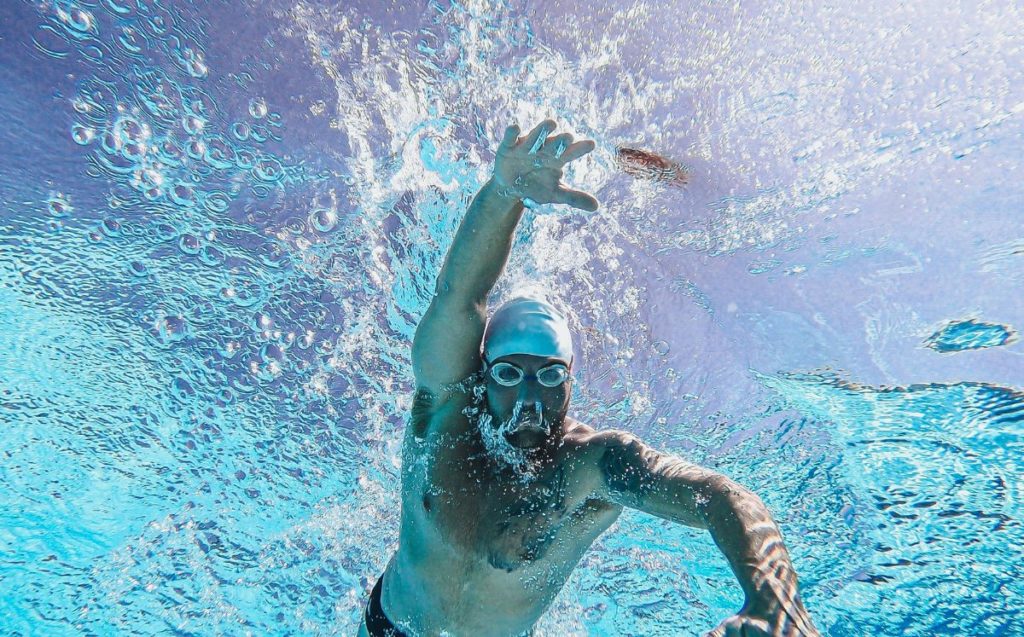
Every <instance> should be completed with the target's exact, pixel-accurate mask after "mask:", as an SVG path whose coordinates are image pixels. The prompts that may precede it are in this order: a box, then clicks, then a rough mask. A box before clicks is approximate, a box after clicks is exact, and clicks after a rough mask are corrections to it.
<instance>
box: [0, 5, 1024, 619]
mask: <svg viewBox="0 0 1024 637" xmlns="http://www.w3.org/2000/svg"><path fill="white" fill-rule="evenodd" d="M891 5H892V3H883V2H880V1H873V0H855V1H854V2H851V3H845V4H841V3H826V2H821V1H817V0H816V1H815V2H811V3H802V4H799V5H796V6H789V7H780V6H777V4H776V3H768V2H743V3H740V2H738V1H734V2H729V3H721V2H699V3H690V4H688V5H686V6H683V5H680V4H678V3H669V2H662V3H656V2H632V3H630V2H621V3H613V2H597V3H591V4H587V5H586V6H583V5H581V4H575V3H569V2H559V1H555V2H552V3H546V4H544V5H540V4H537V3H530V2H507V3H506V2H502V3H498V2H480V1H473V2H463V3H459V2H448V1H441V0H435V1H430V2H421V3H400V2H393V3H389V2H383V1H382V2H357V3H352V2H331V1H326V0H325V1H322V2H313V1H309V0H302V1H299V2H283V1H281V0H253V1H251V2H247V3H232V2H226V1H213V0H211V1H202V0H194V1H189V2H186V1H184V0H181V1H175V2H170V1H166V0H163V1H155V0H81V1H76V2H71V1H68V0H33V1H27V0H26V1H22V0H11V1H10V2H7V3H5V4H4V7H3V9H2V12H3V20H2V21H0V85H2V87H3V89H4V90H2V91H0V109H2V110H0V112H2V114H3V115H2V120H0V121H2V122H3V125H2V126H0V143H2V146H0V147H2V148H3V149H4V152H5V154H6V155H7V160H6V161H5V162H3V164H2V167H0V202H2V204H3V205H2V208H0V427H2V435H0V629H2V632H3V634H5V635H8V634H9V635H47V636H49V635H58V636H59V635H82V634H86V635H156V634H176V635H351V634H354V631H355V628H356V626H357V625H358V621H359V615H360V613H361V610H362V604H363V603H364V600H365V598H366V595H367V593H368V591H369V589H370V587H371V586H372V584H373V583H374V581H375V580H376V578H377V576H378V575H379V574H380V573H381V571H382V570H383V568H384V566H385V564H386V562H387V559H388V557H389V556H390V554H391V552H392V551H393V550H394V548H395V546H396V542H397V529H398V516H399V498H398V495H399V494H398V477H399V471H400V444H401V432H402V430H403V428H404V426H405V423H406V418H407V413H408V410H409V407H410V404H411V395H412V389H413V386H412V381H413V379H412V371H411V364H410V353H409V349H410V348H409V346H410V343H411V339H412V335H413V333H414V330H415V327H416V324H417V321H418V320H419V318H420V317H421V316H422V314H423V312H424V311H425V309H426V307H427V305H428V303H429V301H430V298H431V292H432V290H433V286H434V277H435V276H436V274H437V272H438V270H439V268H440V265H441V262H442V260H443V257H444V254H445V251H446V250H447V247H448V245H449V244H450V242H451V239H452V236H453V234H454V232H455V229H456V228H457V226H458V223H459V221H460V220H461V218H462V215H463V213H464V211H465V208H466V206H467V205H468V201H469V199H470V198H471V197H472V195H473V194H474V193H475V191H476V189H477V188H479V186H480V184H481V183H482V182H483V181H484V180H486V178H487V176H488V174H489V173H488V171H489V169H490V165H491V162H492V160H493V150H494V148H495V146H496V144H497V142H498V140H499V139H500V137H501V133H502V132H503V130H504V128H505V126H506V125H507V124H508V123H510V122H518V123H519V124H520V125H522V126H523V127H524V128H525V127H529V126H532V125H533V124H534V123H536V122H538V121H540V120H541V119H543V118H544V117H547V116H551V117H554V118H555V119H556V120H558V121H559V123H560V124H561V125H562V126H563V127H565V129H566V130H569V131H571V132H573V133H574V134H576V135H577V136H580V137H588V138H592V139H594V140H595V141H596V142H597V149H596V151H595V152H594V153H592V154H591V155H590V156H588V157H587V158H586V159H584V160H582V161H579V162H576V163H575V164H574V165H572V166H571V167H570V169H569V170H567V173H566V177H565V179H566V181H567V182H568V183H570V184H573V185H575V186H576V187H579V188H583V189H586V190H588V191H590V192H593V193H594V194H595V196H597V197H598V198H599V199H600V200H601V202H602V207H601V209H600V210H598V211H597V212H595V213H582V212H578V211H569V210H566V209H562V208H557V207H549V206H544V207H541V208H539V209H537V210H535V211H533V212H530V213H528V214H527V215H526V217H524V221H523V224H522V225H521V229H520V231H519V233H518V235H517V238H516V245H515V248H514V251H513V255H512V258H511V260H510V263H509V266H508V269H507V271H506V275H505V277H504V278H503V279H502V280H501V281H500V282H499V285H498V287H497V288H496V290H495V295H494V300H495V301H496V302H497V301H500V300H501V299H504V298H508V297H509V296H510V295H512V294H513V293H515V292H517V291H520V290H524V289H542V290H546V291H548V293H549V294H550V295H551V296H552V298H553V299H554V300H556V301H557V302H559V303H561V304H562V305H563V306H565V307H567V308H568V309H569V314H570V321H571V324H572V327H573V330H574V332H575V334H576V338H577V342H578V348H579V354H580V357H581V360H580V361H579V365H578V367H579V378H578V381H577V383H576V386H575V388H574V391H575V394H574V397H573V406H572V413H573V415H575V416H576V417H577V418H578V419H580V420H582V421H584V422H588V423H589V424H591V425H593V426H595V427H597V428H613V427H614V428H624V429H628V430H630V431H633V432H635V433H637V434H638V435H640V436H641V437H642V438H644V439H645V440H646V441H648V442H649V443H650V444H652V445H654V446H656V447H658V448H661V449H664V450H668V451H671V452H673V453H676V454H678V455H680V456H682V457H684V458H687V459H689V460H691V461H693V462H697V463H699V464H703V465H705V466H709V467H712V468H715V469H716V470H719V471H722V472H724V473H726V474H727V475H729V476H731V477H733V478H734V479H736V480H737V481H739V482H740V483H742V484H744V485H746V486H748V487H750V488H751V489H753V490H754V491H755V492H757V493H758V495H760V496H761V498H762V499H763V500H764V501H765V503H766V504H767V505H768V506H769V508H770V509H771V511H772V512H773V515H774V516H775V519H776V521H777V522H778V524H779V526H780V528H781V529H782V532H783V535H784V538H785V540H786V544H787V546H788V548H789V551H790V554H791V556H792V558H793V562H794V565H795V567H796V569H797V572H798V573H799V576H800V582H801V590H802V595H803V598H804V600H805V604H806V606H807V608H808V610H809V611H810V613H811V615H812V616H813V618H814V620H815V622H816V624H817V626H818V627H819V628H820V629H821V631H822V634H827V635H834V636H843V637H845V636H861V635H920V636H925V635H967V634H969V635H978V636H980V635H991V636H1010V635H1021V634H1024V613H1022V611H1021V608H1022V606H1024V604H1022V600H1024V584H1022V578H1021V577H1020V576H1019V573H1021V572H1024V554H1022V551H1021V548H1020V547H1021V546H1024V529H1022V525H1021V502H1022V499H1024V498H1022V495H1024V494H1022V493H1021V484H1022V480H1024V466H1022V461H1021V458H1022V457H1024V456H1022V451H1024V393H1022V392H1024V381H1022V379H1024V358H1022V354H1024V349H1022V345H1021V343H1020V340H1019V338H1018V332H1019V330H1020V329H1021V327H1022V325H1024V304H1022V303H1021V302H1020V298H1022V287H1024V231H1022V226H1021V223H1020V212H1021V209H1022V206H1024V188H1022V187H1021V185H1020V180H1019V175H1021V174H1024V173H1022V168H1024V162H1022V157H1024V152H1022V151H1024V83H1021V82H1020V81H1019V75H1020V69H1021V68H1024V9H1022V8H1021V7H1020V6H1018V3H1015V2H1013V1H1012V0H1003V1H999V0H996V1H993V2H988V3H984V5H979V4H978V3H975V2H966V1H963V2H956V1H954V2H944V3H932V2H925V1H924V0H919V1H917V2H907V3H902V4H900V5H899V6H897V7H893V6H891ZM622 147H628V148H635V149H645V150H648V151H650V152H655V153H659V154H662V155H664V156H666V157H669V158H671V160H672V161H673V162H679V163H681V164H683V165H685V166H686V167H687V170H688V173H689V182H688V183H687V184H686V185H685V186H683V187H679V186H673V185H669V184H665V183H660V182H658V181H652V180H645V179H644V178H642V176H637V175H631V174H627V173H625V172H624V171H623V170H622V169H621V166H620V165H619V164H618V163H617V162H616V153H617V149H619V148H622ZM741 602H742V593H741V591H740V589H739V587H738V585H737V583H736V581H735V578H734V577H733V576H732V574H731V572H730V570H729V568H728V565H727V563H726V562H725V559H724V557H722V556H721V555H720V553H718V551H717V549H716V547H715V545H714V543H713V541H712V540H711V538H710V537H709V536H708V535H707V534H706V533H704V532H701V531H698V530H695V529H690V528H685V527H679V526H674V525H672V524H670V523H668V522H664V521H661V520H658V519H655V518H652V517H649V516H646V515H644V514H640V513H634V512H628V513H626V514H624V515H623V516H622V518H620V521H619V522H618V523H617V524H616V525H615V526H614V527H613V528H612V529H610V530H609V531H608V532H607V533H606V534H605V535H604V536H602V538H600V540H599V541H598V542H597V543H596V544H595V545H594V547H593V548H592V550H591V551H590V552H589V553H588V554H587V556H586V557H585V558H584V560H583V562H582V563H581V564H580V566H579V568H578V569H577V570H576V571H575V573H574V574H573V576H572V577H571V578H570V580H569V582H568V583H567V585H566V586H565V588H564V589H563V591H562V592H561V594H560V595H559V597H558V598H557V599H556V601H555V604H554V605H553V607H552V609H551V610H550V611H549V612H548V613H547V615H546V616H545V617H544V618H543V619H542V620H541V623H540V625H539V626H538V634H539V635H550V636H555V635H558V636H563V635H645V636H651V635H703V634H704V633H705V632H706V631H708V630H710V629H712V628H713V627H714V626H716V625H717V624H718V623H719V622H720V621H721V620H722V619H724V618H726V617H728V616H729V615H731V614H733V613H735V612H736V611H737V610H738V608H739V606H740V604H741Z"/></svg>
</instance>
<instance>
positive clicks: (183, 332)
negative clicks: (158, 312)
mask: <svg viewBox="0 0 1024 637" xmlns="http://www.w3.org/2000/svg"><path fill="white" fill-rule="evenodd" d="M154 327H155V328H156V336H157V339H158V340H159V341H160V342H161V343H163V344H164V345H170V344H172V343H179V342H181V341H183V340H185V338H186V337H187V336H188V323H186V322H185V319H183V318H182V317H180V316H174V315H172V316H164V317H162V318H160V319H158V320H157V321H156V325H155V326H154Z"/></svg>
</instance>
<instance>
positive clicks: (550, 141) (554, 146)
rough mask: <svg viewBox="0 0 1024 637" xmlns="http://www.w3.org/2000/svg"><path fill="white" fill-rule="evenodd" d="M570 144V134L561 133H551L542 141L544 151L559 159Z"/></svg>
mask: <svg viewBox="0 0 1024 637" xmlns="http://www.w3.org/2000/svg"><path fill="white" fill-rule="evenodd" d="M570 144H572V135H571V134H569V133H562V134H561V135H553V136H551V137H548V138H547V139H546V140H545V141H544V153H546V154H549V155H551V156H552V157H554V158H555V159H559V158H561V157H562V155H564V154H565V151H566V150H568V149H569V145H570Z"/></svg>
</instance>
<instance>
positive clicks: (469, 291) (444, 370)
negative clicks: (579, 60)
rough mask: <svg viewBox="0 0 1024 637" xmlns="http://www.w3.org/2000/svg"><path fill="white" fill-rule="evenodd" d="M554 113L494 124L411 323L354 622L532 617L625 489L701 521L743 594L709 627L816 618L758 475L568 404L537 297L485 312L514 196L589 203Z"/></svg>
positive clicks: (496, 633) (582, 143) (519, 620)
mask: <svg viewBox="0 0 1024 637" xmlns="http://www.w3.org/2000/svg"><path fill="white" fill-rule="evenodd" d="M555 127H556V124H555V122H553V121H551V120H546V121H544V122H541V123H540V124H539V125H538V126H537V127H536V128H534V129H533V130H531V131H530V132H529V133H527V134H526V135H525V136H520V130H519V128H518V127H517V126H510V127H509V128H508V129H507V130H506V131H505V135H504V139H503V140H502V141H501V144H500V146H499V147H498V151H497V156H496V159H495V162H494V172H493V175H492V176H491V178H490V179H489V180H488V181H487V182H486V183H485V184H484V185H483V187H482V188H481V189H480V191H479V192H478V193H477V195H476V197H475V198H474V199H473V201H472V203H471V204H470V206H469V210H468V212H467V213H466V216H465V218H464V219H463V221H462V224H461V226H460V227H459V230H458V232H457V233H456V235H455V239H454V241H453V243H452V246H451V248H450V250H449V251H448V255H447V257H446V259H445V262H444V265H443V267H442V268H441V272H440V274H439V275H438V278H437V284H436V288H435V290H436V293H435V296H434V298H433V300H432V301H431V303H430V306H429V307H428V308H427V311H426V313H425V314H424V316H423V319H422V320H421V321H420V323H419V326H418V327H417V330H416V334H415V337H414V339H413V344H412V364H413V373H414V376H415V379H416V390H415V394H414V396H413V405H412V409H411V415H410V419H409V425H408V427H407V428H406V431H405V439H404V442H403V464H402V494H401V498H402V514H401V523H400V530H399V537H398V548H397V550H396V551H395V553H394V554H393V555H392V556H391V559H390V561H389V562H388V565H387V567H386V568H385V570H384V573H383V574H382V575H381V577H380V578H379V579H378V580H377V583H376V585H375V586H374V587H373V591H372V593H370V597H369V601H368V603H367V604H366V609H365V612H364V614H363V622H362V624H361V625H360V628H359V635H360V637H383V636H389V637H401V636H405V635H408V636H410V637H411V636H416V637H418V636H426V635H429V636H440V635H448V636H451V637H509V636H520V635H531V634H533V628H534V625H535V624H536V622H537V620H538V619H539V618H540V617H541V615H542V614H543V613H544V612H545V610H546V609H547V608H548V606H549V605H550V604H551V602H552V601H553V600H554V598H555V596H556V595H557V594H558V592H559V590H561V588H562V586H563V585H564V584H565V581H566V579H567V578H568V577H569V574H570V573H571V572H572V570H573V569H574V568H575V567H576V564H577V563H578V562H579V560H580V558H581V557H582V556H583V554H584V553H586V551H587V549H588V548H589V547H590V545H591V544H592V543H593V542H594V540H595V539H597V537H598V536H600V535H601V533H603V532H604V531H605V530H606V529H607V528H608V527H609V526H611V525H612V523H614V522H615V520H616V518H618V517H619V514H620V513H621V512H622V510H623V509H624V508H626V507H629V508H632V509H637V510H640V511H645V512H647V513H650V514H652V515H655V516H658V517H661V518H664V519H667V520H671V521H673V522H676V523H679V524H685V525H688V526H691V527H695V528H699V529H706V530H707V531H708V532H709V533H710V534H711V537H712V538H713V539H714V541H715V543H716V544H717V545H718V547H719V549H720V550H721V551H722V553H723V554H724V556H725V558H726V559H727V561H728V563H729V565H730V566H731V568H732V571H733V573H734V574H735V575H736V579H737V580H738V581H739V585H740V587H741V588H742V590H743V592H744V593H745V596H746V600H745V603H744V604H743V607H742V608H741V609H740V610H739V611H738V612H737V613H736V614H735V615H734V616H731V617H729V618H727V619H725V620H724V621H722V622H721V624H719V625H718V626H717V627H715V628H714V629H713V630H712V631H711V632H710V633H707V634H708V635H711V636H712V637H726V636H736V637H740V636H746V637H752V636H755V635H757V636H767V635H774V636H778V635H782V636H787V637H790V636H792V637H810V636H817V635H818V631H817V630H816V629H815V627H814V624H813V623H812V622H811V618H810V616H809V615H808V613H807V611H806V610H805V608H804V605H803V603H802V602H801V599H800V595H799V591H798V586H797V576H796V572H795V571H794V570H793V565H792V563H791V562H790V559H789V555H788V552H787V550H786V547H785V545H784V544H783V542H782V535H781V534H780V532H779V528H778V526H776V524H775V522H774V521H773V520H772V517H771V515H770V514H769V512H768V509H767V508H766V507H765V505H764V504H763V503H762V502H761V500H760V499H759V498H758V497H757V496H756V495H755V494H754V493H753V492H751V491H750V490H748V489H746V488H744V487H743V486H741V485H739V484H738V483H736V482H734V481H733V480H730V479H729V478H727V477H726V476H724V475H722V474H720V473H716V472H714V471H711V470H709V469H705V468H702V467H699V466H697V465H694V464H691V463H689V462H686V461H685V460H682V459H680V458H677V457H675V456H672V455H670V454H667V453H662V452H659V451H657V450H655V449H653V448H651V447H650V446H648V445H646V444H644V442H643V441H641V440H640V439H639V438H637V437H636V436H634V435H632V434H630V433H628V432H626V431H621V430H617V429H603V430H600V431H599V430H595V429H594V428H592V427H590V426H589V425H587V424H585V423H583V422H582V421H579V420H577V419H575V418H573V417H571V416H569V414H568V412H569V398H570V394H571V389H572V385H573V382H574V378H573V370H574V362H575V357H574V355H573V339H572V333H571V332H570V329H569V323H568V321H567V320H566V316H565V314H564V313H563V312H562V311H560V310H559V309H558V308H556V307H555V306H554V305H552V304H551V303H549V302H548V301H547V300H545V299H541V298H532V297H517V298H513V299H511V300H509V301H508V302H506V303H505V304H503V305H501V306H500V307H499V308H498V309H497V310H496V311H495V312H494V313H493V315H492V316H491V317H490V320H488V312H487V296H488V294H489V293H490V291H491V289H492V287H493V286H494V284H495V282H496V281H497V279H498V277H499V276H500V275H501V273H502V271H503V270H504V268H505V264H506V262H507V260H508V257H509V252H510V250H511V248H512V239H513V235H514V234H515V230H516V226H517V225H518V224H519V221H520V219H521V218H522V216H523V214H524V212H525V207H524V202H527V201H530V200H532V202H535V203H538V204H564V205H568V206H571V207H573V208H578V209H581V210H587V211H594V210H596V209H597V207H598V202H597V200H596V199H595V198H594V197H593V196H591V195H589V194H587V193H585V192H581V191H578V190H573V189H570V188H567V187H566V186H564V185H563V184H562V183H561V178H562V168H563V167H564V166H565V165H566V164H568V163H570V162H572V161H575V160H577V159H579V158H580V157H583V156H584V155H586V154H587V153H589V152H591V151H592V150H593V149H594V142H593V141H590V140H579V141H577V140H575V139H574V138H573V136H572V135H570V134H568V133H562V134H553V133H554V131H555ZM678 629H679V631H680V633H682V632H687V630H688V629H689V627H683V626H680V627H678Z"/></svg>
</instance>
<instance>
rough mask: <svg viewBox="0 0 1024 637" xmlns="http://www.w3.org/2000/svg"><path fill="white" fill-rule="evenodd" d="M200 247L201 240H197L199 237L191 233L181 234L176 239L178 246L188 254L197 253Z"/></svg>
mask: <svg viewBox="0 0 1024 637" xmlns="http://www.w3.org/2000/svg"><path fill="white" fill-rule="evenodd" d="M201 247H202V242H201V241H200V240H199V237H197V236H196V235H194V234H191V233H185V234H183V235H181V238H180V239H179V240H178V248H179V249H181V251H182V252H184V253H185V254H188V255H195V254H198V253H199V248H201Z"/></svg>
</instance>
